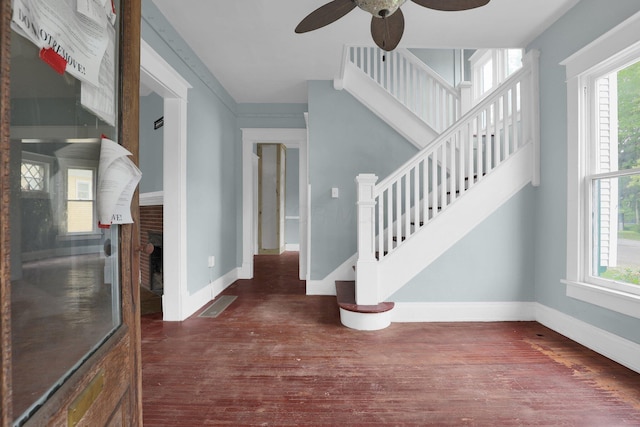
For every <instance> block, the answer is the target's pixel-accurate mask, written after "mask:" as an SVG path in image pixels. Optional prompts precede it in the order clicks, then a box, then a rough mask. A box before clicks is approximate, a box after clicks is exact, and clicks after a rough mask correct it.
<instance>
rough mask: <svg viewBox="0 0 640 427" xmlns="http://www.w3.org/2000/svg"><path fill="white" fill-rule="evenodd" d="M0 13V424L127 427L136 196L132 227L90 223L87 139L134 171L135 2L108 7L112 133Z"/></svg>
mask: <svg viewBox="0 0 640 427" xmlns="http://www.w3.org/2000/svg"><path fill="white" fill-rule="evenodd" d="M72 3H73V2H72ZM120 3H122V5H120ZM0 4H1V9H0V14H1V16H0V18H1V19H0V40H1V44H0V81H1V84H2V91H1V93H0V121H1V122H0V128H1V129H0V130H1V132H0V189H1V190H2V192H1V194H2V199H1V204H0V280H1V283H0V298H1V309H2V313H1V314H2V315H1V317H0V337H1V339H2V350H1V351H0V363H1V365H2V366H1V367H2V369H1V370H0V388H1V391H2V399H1V402H0V403H1V407H0V409H1V412H0V426H3V427H7V426H11V425H14V424H16V425H27V426H31V425H33V426H41V425H69V426H72V425H78V426H82V425H86V426H107V425H108V426H119V425H126V426H137V425H141V424H142V414H141V395H140V389H141V365H140V323H139V321H140V319H139V315H140V312H139V290H138V286H137V284H138V275H139V251H138V246H139V233H138V203H137V194H136V197H134V201H133V202H132V205H131V210H132V214H133V219H134V224H126V225H121V226H112V227H111V228H109V229H101V228H99V227H97V216H96V209H97V203H99V199H98V195H97V192H96V178H97V174H98V168H97V165H98V158H99V152H100V151H99V148H100V137H101V135H106V136H107V137H108V138H110V139H112V140H114V141H116V142H118V143H120V144H121V145H123V146H124V147H125V148H127V149H128V150H129V151H130V152H131V153H133V156H132V160H133V161H134V162H136V163H137V161H138V158H137V153H138V147H137V137H138V97H137V96H128V97H122V94H131V93H134V94H137V93H138V84H139V71H140V62H139V48H140V1H138V0H136V1H122V2H119V1H114V10H115V11H116V16H117V17H118V20H117V21H116V23H115V24H114V27H113V29H114V31H113V34H116V35H117V36H116V39H115V41H116V44H115V46H116V47H115V48H114V49H115V53H116V54H115V55H114V59H115V64H114V67H113V69H114V70H115V72H116V78H115V79H116V82H117V84H116V85H115V89H114V93H113V94H112V99H113V100H114V105H115V112H116V114H115V117H116V119H115V121H114V122H111V121H110V120H109V118H108V117H107V116H105V115H104V114H101V113H97V114H96V113H94V112H93V111H95V110H93V109H91V108H88V107H83V106H86V105H87V102H86V101H85V99H84V96H85V95H86V93H89V89H86V88H85V86H84V84H82V83H80V81H79V80H78V79H76V78H75V77H72V76H70V74H69V72H66V73H63V74H61V75H60V74H58V73H56V72H55V71H54V70H53V69H52V68H50V67H49V66H48V65H46V64H45V63H44V62H43V61H41V60H40V58H41V57H42V55H41V54H40V53H39V52H38V47H36V45H35V44H34V42H32V41H27V39H26V38H25V37H23V36H22V35H20V34H17V33H16V32H15V31H11V28H10V22H11V1H10V0H2V2H1V3H0ZM106 4H107V5H109V4H110V2H107V3H106ZM109 11H110V8H109V10H106V11H105V12H106V14H107V15H108V14H109ZM40 34H42V33H40ZM108 49H109V48H107V50H108ZM105 63H106V62H105V61H103V66H104V65H105ZM71 65H72V64H71V63H69V64H68V66H71ZM10 68H13V70H12V72H10V71H9V70H10ZM105 75H107V74H106V73H105V74H101V77H104V76H105ZM101 87H108V85H102V84H101ZM81 97H82V100H81ZM9 111H10V112H11V117H10V115H9V114H8V113H9Z"/></svg>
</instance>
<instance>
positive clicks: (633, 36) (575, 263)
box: [561, 13, 640, 318]
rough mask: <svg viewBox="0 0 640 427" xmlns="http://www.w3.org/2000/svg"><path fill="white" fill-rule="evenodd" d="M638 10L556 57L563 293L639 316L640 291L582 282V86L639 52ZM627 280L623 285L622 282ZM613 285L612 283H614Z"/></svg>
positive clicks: (585, 191) (585, 224) (585, 221)
mask: <svg viewBox="0 0 640 427" xmlns="http://www.w3.org/2000/svg"><path fill="white" fill-rule="evenodd" d="M638 25H640V13H636V14H635V15H633V16H632V17H630V18H629V19H627V20H625V21H624V22H623V23H621V24H620V25H618V26H617V27H615V28H614V29H612V30H611V31H609V32H607V33H606V34H604V35H603V36H601V37H599V38H598V39H596V40H595V41H593V42H592V43H590V44H589V45H587V46H585V47H584V48H582V49H581V50H579V51H578V52H576V53H574V54H573V55H571V56H570V57H569V58H567V59H565V60H564V61H562V62H561V65H564V66H566V73H567V265H566V268H567V271H566V279H565V280H562V282H563V283H565V284H566V286H567V296H569V297H571V298H575V299H578V300H581V301H585V302H588V303H591V304H594V305H597V306H600V307H604V308H607V309H609V310H613V311H616V312H618V313H622V314H626V315H628V316H632V317H636V318H640V295H636V294H633V293H631V292H625V291H624V290H622V289H624V286H620V285H624V284H618V283H615V282H614V284H613V286H608V285H607V286H605V285H603V284H602V283H604V281H598V283H587V280H586V275H587V268H588V260H587V257H588V254H589V245H590V242H589V241H586V240H587V236H589V229H588V228H589V225H590V221H589V216H588V215H587V213H586V208H585V206H586V203H587V198H588V197H589V186H590V182H587V180H586V179H585V177H586V176H587V174H588V173H589V172H590V171H589V169H588V160H589V159H588V155H589V154H590V150H587V148H586V147H587V145H586V144H587V140H588V139H589V138H588V136H589V135H587V134H586V133H588V132H585V131H584V128H583V127H584V124H585V120H586V114H589V111H588V106H589V100H588V99H587V93H585V90H584V88H585V87H587V86H588V85H589V84H590V83H591V82H590V80H592V79H593V77H594V76H595V75H602V74H604V73H605V72H606V71H613V70H615V69H616V68H617V67H616V66H615V65H614V64H618V65H619V64H622V63H625V62H626V63H630V62H631V61H633V60H634V59H637V58H639V57H640V33H638ZM625 286H628V285H625ZM616 287H617V289H615V288H616Z"/></svg>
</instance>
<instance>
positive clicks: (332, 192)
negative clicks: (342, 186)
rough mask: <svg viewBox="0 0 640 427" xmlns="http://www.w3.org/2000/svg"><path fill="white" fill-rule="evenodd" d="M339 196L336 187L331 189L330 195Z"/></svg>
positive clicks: (335, 197)
mask: <svg viewBox="0 0 640 427" xmlns="http://www.w3.org/2000/svg"><path fill="white" fill-rule="evenodd" d="M339 196H340V192H339V190H338V188H337V187H333V188H332V189H331V197H332V198H334V199H337V198H338V197H339Z"/></svg>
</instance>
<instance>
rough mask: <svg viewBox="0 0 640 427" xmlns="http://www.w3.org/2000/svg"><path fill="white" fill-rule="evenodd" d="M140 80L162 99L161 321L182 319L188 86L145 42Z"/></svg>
mask: <svg viewBox="0 0 640 427" xmlns="http://www.w3.org/2000/svg"><path fill="white" fill-rule="evenodd" d="M140 81H141V83H143V84H144V85H145V86H146V87H148V88H150V89H153V90H154V91H155V92H156V93H157V94H158V95H160V96H162V97H163V99H164V116H165V125H164V127H163V135H164V137H163V140H164V143H163V157H164V160H163V183H164V184H163V185H164V188H163V203H164V201H165V200H166V204H165V208H164V209H163V241H164V245H163V253H164V262H163V266H162V269H163V275H164V283H165V287H164V296H163V298H162V312H163V319H164V320H184V319H186V318H187V316H186V312H187V311H188V306H187V303H188V300H187V298H188V289H187V237H186V236H187V232H186V231H187V95H188V92H189V89H190V88H191V85H190V84H189V83H188V82H187V81H186V80H185V79H184V78H182V77H181V76H180V74H179V73H178V72H177V71H176V70H174V69H173V67H171V65H169V64H168V63H167V62H166V61H165V60H164V59H163V58H162V57H161V56H160V55H159V54H158V53H157V52H155V51H154V50H153V49H152V48H151V46H149V44H148V43H146V42H145V41H144V40H141V41H140ZM169 261H170V262H169Z"/></svg>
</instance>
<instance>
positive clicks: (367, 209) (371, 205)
mask: <svg viewBox="0 0 640 427" xmlns="http://www.w3.org/2000/svg"><path fill="white" fill-rule="evenodd" d="M376 181H378V177H377V176H375V175H373V174H360V175H358V176H357V177H356V183H357V185H358V206H357V209H358V215H357V223H358V224H357V233H358V262H357V263H356V304H359V305H376V304H378V303H379V302H380V301H379V300H378V260H377V259H376V255H375V250H376V248H375V244H376V243H375V235H376V223H375V218H376V215H375V214H376V212H375V209H376V199H375V195H374V190H375V185H376Z"/></svg>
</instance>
